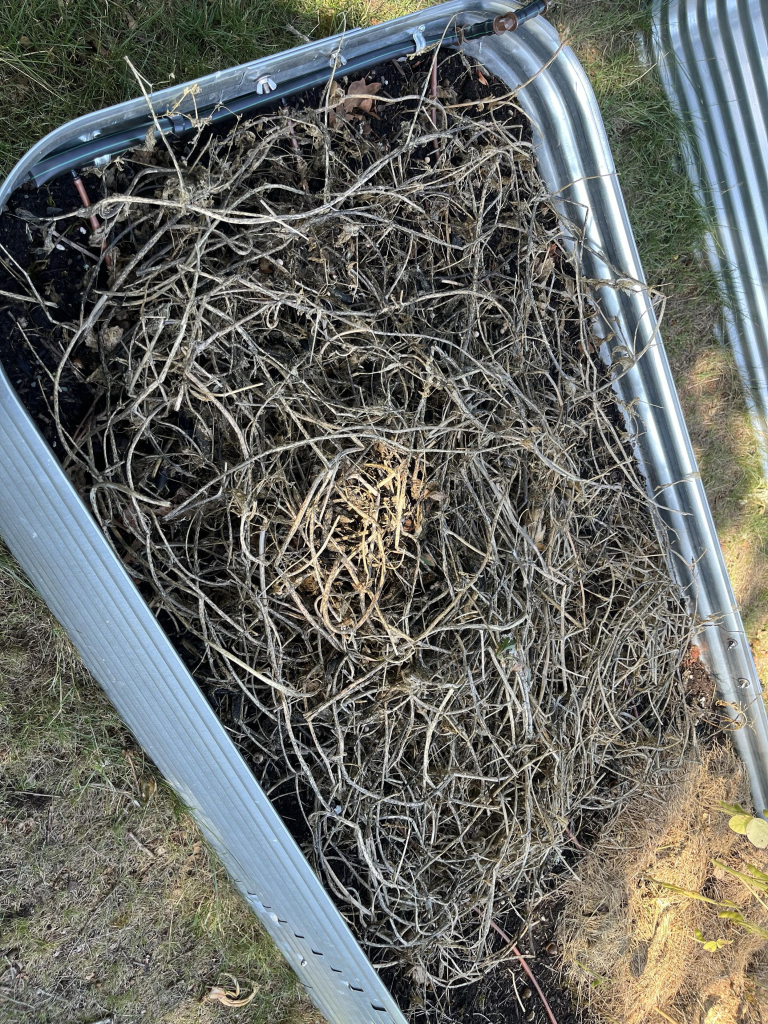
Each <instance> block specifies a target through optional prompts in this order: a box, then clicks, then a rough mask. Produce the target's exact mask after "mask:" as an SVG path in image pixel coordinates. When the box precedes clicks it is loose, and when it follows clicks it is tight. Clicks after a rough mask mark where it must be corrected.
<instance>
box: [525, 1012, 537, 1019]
mask: <svg viewBox="0 0 768 1024" xmlns="http://www.w3.org/2000/svg"><path fill="white" fill-rule="evenodd" d="M525 1019H526V1020H536V1014H535V1013H534V1012H533V1010H529V1011H528V1013H526V1015H525Z"/></svg>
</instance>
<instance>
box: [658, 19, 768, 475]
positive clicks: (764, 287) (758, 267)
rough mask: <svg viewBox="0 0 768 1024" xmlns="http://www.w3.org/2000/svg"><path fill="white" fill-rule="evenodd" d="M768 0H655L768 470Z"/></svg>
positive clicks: (730, 331) (663, 53)
mask: <svg viewBox="0 0 768 1024" xmlns="http://www.w3.org/2000/svg"><path fill="white" fill-rule="evenodd" d="M767 30H768V0H706V2H703V0H656V3H655V5H654V26H653V50H654V57H655V59H656V61H657V63H658V69H659V74H660V76H661V80H662V83H663V85H664V89H665V91H666V93H667V96H668V97H669V99H670V101H671V102H672V105H673V106H674V107H675V109H676V110H677V111H678V113H679V114H680V115H681V117H682V118H683V121H684V123H685V125H686V128H687V130H688V133H689V144H688V146H687V152H686V158H687V164H688V170H689V174H690V177H691V179H692V181H693V183H694V185H695V186H696V189H697V192H698V195H699V198H700V200H701V201H702V203H703V204H704V206H705V207H706V209H707V210H708V211H709V213H710V214H711V216H712V223H713V234H712V236H711V238H710V244H709V247H708V255H709V258H710V260H711V262H712V266H713V267H714V268H715V270H716V271H717V272H718V273H719V275H720V277H721V279H722V282H723V285H724V287H725V291H726V297H727V304H726V309H725V320H726V335H727V339H728V341H729V343H730V345H731V346H732V348H733V351H734V354H735V356H736V361H737V363H738V367H739V371H740V373H741V377H742V381H743V383H744V391H745V395H746V398H747V402H748V404H749V409H750V412H751V414H752V420H753V423H754V427H755V432H756V434H757V437H758V441H759V444H760V449H761V451H760V454H761V458H762V462H763V472H764V474H765V476H766V478H767V479H768V35H767Z"/></svg>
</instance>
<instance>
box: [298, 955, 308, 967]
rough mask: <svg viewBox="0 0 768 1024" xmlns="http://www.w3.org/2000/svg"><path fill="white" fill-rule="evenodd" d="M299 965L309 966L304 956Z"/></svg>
mask: <svg viewBox="0 0 768 1024" xmlns="http://www.w3.org/2000/svg"><path fill="white" fill-rule="evenodd" d="M299 966H300V967H306V966H307V961H306V960H305V959H304V957H302V958H301V960H300V961H299Z"/></svg>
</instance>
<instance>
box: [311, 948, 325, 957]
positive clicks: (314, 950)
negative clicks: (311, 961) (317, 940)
mask: <svg viewBox="0 0 768 1024" xmlns="http://www.w3.org/2000/svg"><path fill="white" fill-rule="evenodd" d="M312 952H313V953H314V954H315V956H322V955H323V954H322V953H321V952H320V950H319V949H313V950H312Z"/></svg>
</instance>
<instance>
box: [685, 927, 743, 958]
mask: <svg viewBox="0 0 768 1024" xmlns="http://www.w3.org/2000/svg"><path fill="white" fill-rule="evenodd" d="M693 937H694V939H695V940H696V941H697V942H698V943H700V944H701V945H702V946H703V947H704V949H706V950H707V952H708V953H717V951H718V950H719V949H722V948H723V946H730V945H731V943H732V942H733V939H705V938H704V936H703V935H702V933H701V929H700V928H697V929H696V931H695V932H694V933H693Z"/></svg>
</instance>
